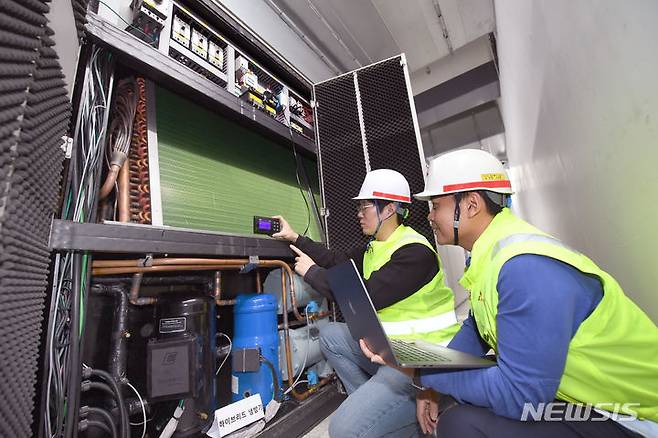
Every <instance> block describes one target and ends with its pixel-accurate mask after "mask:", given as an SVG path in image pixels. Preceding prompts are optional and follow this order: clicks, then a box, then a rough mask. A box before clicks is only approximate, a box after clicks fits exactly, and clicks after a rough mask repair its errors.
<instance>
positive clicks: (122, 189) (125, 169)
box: [117, 160, 130, 222]
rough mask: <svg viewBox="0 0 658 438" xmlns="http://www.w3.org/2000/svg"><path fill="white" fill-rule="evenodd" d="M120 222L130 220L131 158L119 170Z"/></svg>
mask: <svg viewBox="0 0 658 438" xmlns="http://www.w3.org/2000/svg"><path fill="white" fill-rule="evenodd" d="M117 196H118V197H119V199H118V208H119V222H130V160H126V161H125V162H124V163H123V166H121V170H120V171H119V193H118V195H117Z"/></svg>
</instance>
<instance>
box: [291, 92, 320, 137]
mask: <svg viewBox="0 0 658 438" xmlns="http://www.w3.org/2000/svg"><path fill="white" fill-rule="evenodd" d="M288 100H289V105H290V128H292V129H294V130H295V131H297V132H298V133H299V134H301V135H303V136H305V137H307V138H313V132H314V130H313V109H311V106H310V105H309V104H308V103H307V102H306V101H304V100H303V99H302V98H300V97H299V96H297V95H295V94H294V93H290V96H289V98H288Z"/></svg>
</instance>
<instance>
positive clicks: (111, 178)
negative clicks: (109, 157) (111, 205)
mask: <svg viewBox="0 0 658 438" xmlns="http://www.w3.org/2000/svg"><path fill="white" fill-rule="evenodd" d="M120 170H121V166H118V165H116V164H112V165H111V166H110V170H109V172H108V173H107V177H105V182H104V183H103V186H102V187H101V189H100V191H99V192H98V199H99V200H100V201H102V200H103V199H105V198H107V197H108V195H109V194H110V193H111V192H112V189H114V184H115V183H116V182H117V177H118V176H119V172H120Z"/></svg>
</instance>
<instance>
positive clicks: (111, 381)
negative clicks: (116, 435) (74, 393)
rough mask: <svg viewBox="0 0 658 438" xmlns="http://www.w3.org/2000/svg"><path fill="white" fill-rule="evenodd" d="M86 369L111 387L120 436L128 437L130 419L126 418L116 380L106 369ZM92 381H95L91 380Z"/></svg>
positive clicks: (124, 406) (126, 413)
mask: <svg viewBox="0 0 658 438" xmlns="http://www.w3.org/2000/svg"><path fill="white" fill-rule="evenodd" d="M88 371H89V374H90V375H91V376H97V377H100V378H101V379H103V380H105V381H106V382H107V384H108V385H110V387H111V388H112V391H114V394H115V396H116V401H117V404H118V405H119V412H120V414H121V415H120V417H121V430H122V432H121V437H122V438H128V437H129V436H130V425H129V424H128V422H129V421H130V420H129V419H128V411H127V410H126V404H125V403H124V400H123V396H122V395H121V390H120V389H119V385H117V382H116V380H114V378H113V377H112V376H111V375H110V373H108V372H107V371H103V370H98V369H89V370H88ZM92 383H97V382H92Z"/></svg>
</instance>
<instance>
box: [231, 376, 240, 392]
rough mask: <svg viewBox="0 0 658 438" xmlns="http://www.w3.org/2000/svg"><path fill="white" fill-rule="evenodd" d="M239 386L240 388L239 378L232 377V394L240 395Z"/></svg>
mask: <svg viewBox="0 0 658 438" xmlns="http://www.w3.org/2000/svg"><path fill="white" fill-rule="evenodd" d="M239 386H240V380H239V379H238V378H237V377H235V376H231V392H232V393H233V394H237V393H238V391H239Z"/></svg>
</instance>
